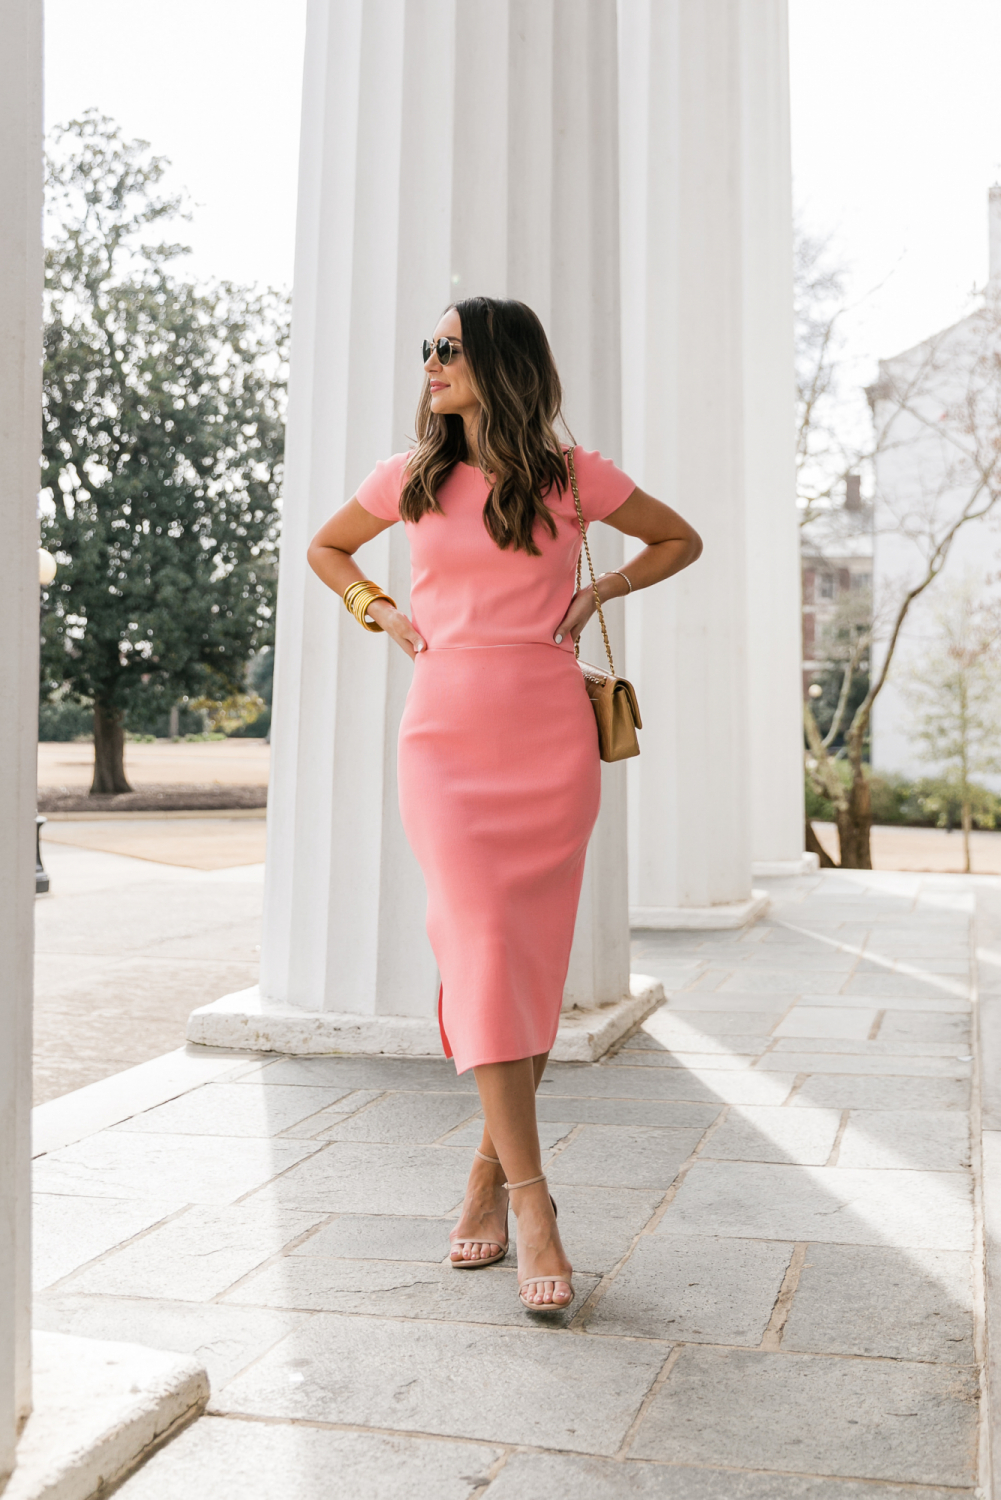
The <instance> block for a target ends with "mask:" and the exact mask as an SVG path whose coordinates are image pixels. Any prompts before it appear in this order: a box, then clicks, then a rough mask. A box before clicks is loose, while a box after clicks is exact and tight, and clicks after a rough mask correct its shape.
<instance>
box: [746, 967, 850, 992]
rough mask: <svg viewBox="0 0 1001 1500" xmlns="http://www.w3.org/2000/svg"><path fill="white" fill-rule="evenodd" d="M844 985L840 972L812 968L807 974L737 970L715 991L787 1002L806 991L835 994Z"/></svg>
mask: <svg viewBox="0 0 1001 1500" xmlns="http://www.w3.org/2000/svg"><path fill="white" fill-rule="evenodd" d="M845 983H846V976H845V975H844V974H842V973H834V974H829V973H824V972H822V971H821V970H815V969H811V970H809V972H798V971H795V970H793V971H790V970H788V969H740V970H737V971H735V972H734V973H731V974H729V975H728V976H727V978H726V979H725V980H724V981H723V983H722V984H721V985H720V987H719V990H718V991H717V993H718V994H720V995H726V994H727V993H728V992H729V991H731V990H732V991H734V992H735V993H737V994H758V995H788V996H789V998H790V1000H792V998H793V997H794V996H796V995H800V994H802V993H803V991H804V990H805V989H807V988H809V989H810V991H811V993H812V994H814V995H837V994H839V993H840V991H841V987H842V985H843V984H845Z"/></svg>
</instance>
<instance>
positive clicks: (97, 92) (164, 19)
mask: <svg viewBox="0 0 1001 1500" xmlns="http://www.w3.org/2000/svg"><path fill="white" fill-rule="evenodd" d="M305 22H306V3H305V0H46V3H45V122H46V128H49V127H50V126H52V125H54V124H57V123H63V122H65V121H67V120H70V119H72V118H73V117H74V116H77V115H79V114H81V113H82V112H83V110H85V109H87V108H89V107H91V106H96V107H97V108H98V109H100V110H101V112H102V113H103V114H106V115H111V116H113V117H114V119H116V120H117V121H118V123H119V124H120V125H121V126H122V127H123V129H124V131H125V133H126V135H127V136H129V137H136V136H138V137H140V138H142V139H143V140H147V141H149V142H150V143H151V144H152V146H153V149H154V151H155V152H156V154H157V155H159V156H167V157H169V158H170V159H171V161H172V163H173V171H172V174H171V177H170V179H169V182H170V185H171V186H173V187H184V188H187V190H188V192H189V193H190V195H191V198H192V200H193V204H194V206H195V217H194V220H193V221H192V223H191V224H189V225H186V226H183V227H182V230H181V233H180V234H179V236H178V237H179V238H181V239H183V242H184V243H186V244H190V245H191V246H192V247H193V250H194V252H195V253H194V254H193V255H192V256H191V258H190V259H189V260H188V261H186V262H181V263H179V264H178V266H177V269H178V270H180V269H181V265H186V266H188V267H190V269H191V272H192V274H194V275H195V276H205V277H210V276H218V277H221V278H225V279H227V280H230V281H237V282H245V283H259V284H260V285H262V286H275V287H283V288H288V287H290V286H291V284H292V262H293V248H294V241H295V197H296V174H297V170H298V151H299V103H300V98H301V92H302V55H303V38H304V34H305Z"/></svg>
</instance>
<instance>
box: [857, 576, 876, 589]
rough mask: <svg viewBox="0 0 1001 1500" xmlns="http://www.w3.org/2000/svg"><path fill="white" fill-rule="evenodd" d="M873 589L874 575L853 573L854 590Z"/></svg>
mask: <svg viewBox="0 0 1001 1500" xmlns="http://www.w3.org/2000/svg"><path fill="white" fill-rule="evenodd" d="M871 587H872V574H871V573H853V574H852V588H853V589H868V588H871Z"/></svg>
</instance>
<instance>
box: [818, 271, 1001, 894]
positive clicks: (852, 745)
mask: <svg viewBox="0 0 1001 1500" xmlns="http://www.w3.org/2000/svg"><path fill="white" fill-rule="evenodd" d="M868 395H869V400H870V404H871V406H872V411H873V420H874V429H875V442H874V447H873V455H874V458H875V459H876V460H877V463H876V470H877V473H878V472H879V467H880V463H879V461H880V459H882V458H883V457H885V456H886V455H888V454H890V453H891V452H892V451H893V450H894V449H896V450H907V451H908V452H909V454H910V455H911V457H912V462H911V465H910V468H911V473H910V475H909V478H908V482H907V483H906V484H904V485H902V486H900V487H898V488H897V489H895V490H894V491H892V492H891V491H890V490H889V489H886V488H881V490H880V493H879V494H878V497H877V499H878V504H879V509H880V515H881V520H880V525H879V528H878V529H879V531H880V533H881V534H882V533H886V534H889V533H894V534H896V535H897V536H898V537H900V538H902V539H903V540H904V541H905V542H906V543H907V553H908V556H907V559H906V563H905V565H904V566H903V567H902V570H901V573H900V576H899V577H898V578H897V579H896V581H895V584H894V586H893V588H892V589H891V590H889V591H888V592H887V597H885V598H884V599H883V600H881V601H879V607H880V612H881V618H877V620H876V621H875V622H874V626H873V640H872V643H871V648H870V649H871V651H872V656H873V670H872V673H871V678H870V682H869V687H868V691H867V692H866V694H865V697H864V698H863V699H862V701H861V703H860V704H859V705H858V707H857V708H856V710H855V712H854V714H853V715H852V717H851V720H850V722H849V724H848V725H847V728H846V729H845V732H844V743H845V755H846V758H847V762H848V767H849V776H848V779H847V781H842V779H841V777H840V776H839V775H838V772H837V768H836V767H835V766H834V765H833V764H831V761H832V759H833V757H832V756H831V753H830V745H829V744H825V743H824V739H825V737H824V736H822V735H821V733H820V730H819V728H818V726H817V723H816V720H815V717H814V715H813V713H812V711H811V708H810V705H809V702H807V703H806V704H805V706H804V717H805V723H806V738H807V747H808V757H809V760H810V761H812V762H813V763H814V764H813V766H812V767H809V766H808V770H809V771H810V774H812V775H813V778H814V784H815V785H818V787H823V789H824V791H825V794H826V795H828V796H829V797H830V800H831V802H832V803H833V805H834V809H835V816H836V819H837V824H838V834H839V838H840V841H841V865H842V866H843V867H844V868H848V869H871V867H872V860H871V851H870V830H871V826H872V806H871V801H870V796H869V786H868V779H867V774H866V768H865V764H864V748H865V741H866V736H867V734H868V732H869V726H870V723H871V719H872V708H873V704H874V703H875V701H876V699H877V697H878V696H879V694H880V693H881V692H882V691H883V689H884V687H885V686H886V682H887V680H888V677H889V674H890V669H891V666H892V664H893V661H894V657H895V654H896V651H897V648H898V646H899V644H900V641H901V638H902V632H903V629H904V624H905V621H906V620H907V618H908V615H909V614H910V612H911V610H912V608H913V606H914V604H915V602H916V601H917V600H918V599H919V598H920V597H921V596H922V595H923V594H924V593H925V591H926V590H927V589H928V588H930V586H931V585H932V584H933V583H934V581H935V579H936V578H937V577H938V575H939V573H940V572H941V571H942V569H943V567H944V566H945V564H946V561H947V560H948V557H949V554H950V551H951V549H952V546H953V543H954V541H955V539H956V537H957V535H958V534H959V532H960V531H961V530H962V529H963V528H964V527H966V526H969V525H970V524H971V523H972V522H975V521H978V520H982V519H983V518H984V517H986V516H987V515H989V514H990V513H991V512H992V511H993V510H994V508H995V506H996V505H997V502H998V500H999V499H1001V467H999V461H1001V309H999V307H998V305H997V304H996V303H995V302H994V301H992V300H990V299H985V301H984V303H983V305H982V306H981V307H980V308H979V309H978V310H977V311H976V312H975V313H973V314H972V315H971V316H970V317H968V318H966V319H964V320H963V321H962V322H961V323H958V324H956V325H955V326H954V327H953V328H950V329H947V330H946V331H945V332H944V333H942V334H940V335H938V336H937V337H936V338H934V339H929V340H927V341H926V342H925V343H924V344H922V345H919V346H918V347H917V348H916V349H915V350H912V351H910V353H909V354H908V355H907V356H901V357H900V358H899V359H898V360H896V361H893V362H892V363H890V364H885V365H883V366H881V370H880V378H879V380H878V381H877V383H876V384H875V385H874V386H872V387H870V389H869V392H868ZM854 670H855V667H854V666H853V664H852V660H851V658H849V659H848V662H847V663H846V669H845V672H846V679H847V680H849V685H850V675H851V673H852V672H853V671H854ZM843 696H844V698H845V700H846V701H847V690H846V692H845V694H844V695H843Z"/></svg>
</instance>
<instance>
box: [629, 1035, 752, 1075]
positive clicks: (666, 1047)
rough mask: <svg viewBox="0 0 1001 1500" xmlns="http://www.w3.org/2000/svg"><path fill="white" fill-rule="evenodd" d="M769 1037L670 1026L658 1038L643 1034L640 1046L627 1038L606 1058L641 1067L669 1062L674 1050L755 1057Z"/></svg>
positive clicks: (683, 1053)
mask: <svg viewBox="0 0 1001 1500" xmlns="http://www.w3.org/2000/svg"><path fill="white" fill-rule="evenodd" d="M771 1040H772V1039H771V1037H770V1036H769V1035H768V1034H767V1033H764V1032H762V1033H759V1034H757V1035H753V1036H752V1035H750V1034H749V1033H746V1032H734V1033H731V1034H730V1035H728V1036H704V1035H702V1034H701V1033H700V1032H697V1031H694V1030H691V1029H685V1030H681V1029H679V1028H678V1027H671V1028H670V1029H665V1030H664V1032H663V1034H662V1035H661V1036H660V1037H659V1038H658V1039H657V1040H654V1039H653V1038H652V1037H646V1038H644V1039H643V1041H642V1043H641V1044H640V1045H639V1046H634V1045H633V1042H632V1040H630V1041H628V1042H627V1043H626V1044H625V1046H624V1047H623V1048H622V1050H621V1051H620V1052H617V1053H616V1054H615V1056H614V1057H610V1058H609V1059H608V1062H609V1063H622V1062H629V1063H631V1064H632V1066H633V1067H634V1068H640V1067H645V1066H649V1064H650V1063H662V1062H666V1063H668V1064H670V1063H671V1060H672V1056H673V1055H675V1054H677V1055H678V1056H680V1057H686V1056H687V1057H690V1056H693V1055H695V1056H703V1057H728V1056H732V1057H757V1056H759V1055H760V1054H761V1053H762V1052H764V1051H765V1049H766V1048H767V1047H768V1046H769V1045H770V1044H771Z"/></svg>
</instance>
